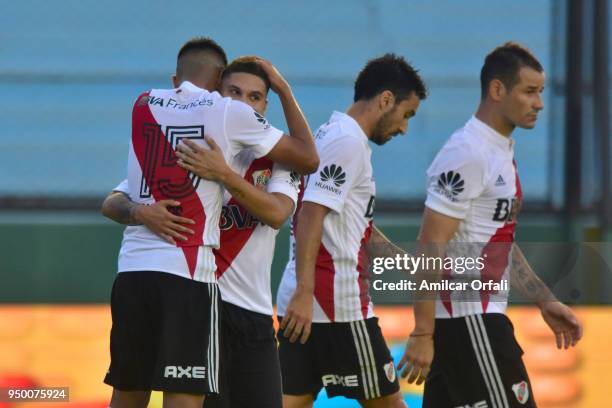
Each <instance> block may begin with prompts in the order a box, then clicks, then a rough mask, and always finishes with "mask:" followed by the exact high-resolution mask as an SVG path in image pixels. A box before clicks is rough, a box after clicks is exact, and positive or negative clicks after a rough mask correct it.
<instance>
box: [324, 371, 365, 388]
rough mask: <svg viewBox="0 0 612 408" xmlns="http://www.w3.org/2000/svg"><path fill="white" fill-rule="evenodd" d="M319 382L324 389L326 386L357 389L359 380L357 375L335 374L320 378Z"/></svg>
mask: <svg viewBox="0 0 612 408" xmlns="http://www.w3.org/2000/svg"><path fill="white" fill-rule="evenodd" d="M321 382H322V383H323V386H324V387H327V386H328V385H339V386H340V387H358V386H359V379H358V378H357V375H344V376H343V375H337V374H326V375H324V376H323V377H321Z"/></svg>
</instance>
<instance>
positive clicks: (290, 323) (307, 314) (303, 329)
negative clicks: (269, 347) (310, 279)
mask: <svg viewBox="0 0 612 408" xmlns="http://www.w3.org/2000/svg"><path fill="white" fill-rule="evenodd" d="M312 296H313V295H312V291H306V290H300V289H296V291H295V293H294V294H293V297H292V298H291V301H290V302H289V307H287V312H286V313H285V316H283V321H282V322H281V325H280V328H281V329H283V330H284V336H285V337H289V341H290V342H291V343H295V341H296V340H297V339H298V338H299V339H300V343H302V344H304V343H306V341H307V340H308V337H310V329H311V326H312Z"/></svg>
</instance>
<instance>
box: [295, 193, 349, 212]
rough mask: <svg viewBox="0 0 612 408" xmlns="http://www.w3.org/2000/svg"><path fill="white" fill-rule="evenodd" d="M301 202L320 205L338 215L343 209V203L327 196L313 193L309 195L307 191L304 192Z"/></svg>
mask: <svg viewBox="0 0 612 408" xmlns="http://www.w3.org/2000/svg"><path fill="white" fill-rule="evenodd" d="M302 201H310V202H311V203H316V204H320V205H322V206H324V207H327V208H329V209H330V210H332V211H335V212H337V213H340V212H341V211H342V208H343V207H344V202H342V201H341V200H337V199H333V198H330V197H329V196H327V195H323V194H317V193H314V192H310V193H309V192H308V190H306V193H304V197H303V198H302Z"/></svg>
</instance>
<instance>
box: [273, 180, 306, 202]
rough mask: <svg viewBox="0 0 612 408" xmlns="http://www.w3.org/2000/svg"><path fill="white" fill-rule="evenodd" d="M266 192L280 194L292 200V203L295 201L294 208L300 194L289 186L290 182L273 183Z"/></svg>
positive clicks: (279, 181)
mask: <svg viewBox="0 0 612 408" xmlns="http://www.w3.org/2000/svg"><path fill="white" fill-rule="evenodd" d="M266 190H267V192H268V193H280V194H284V195H286V196H287V197H289V198H290V199H291V201H293V205H294V207H295V205H296V204H297V198H298V193H297V191H296V190H295V188H294V187H292V186H291V184H289V181H288V180H278V181H271V182H270V183H269V184H268V187H267V189H266Z"/></svg>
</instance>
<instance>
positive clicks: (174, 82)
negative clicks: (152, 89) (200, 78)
mask: <svg viewBox="0 0 612 408" xmlns="http://www.w3.org/2000/svg"><path fill="white" fill-rule="evenodd" d="M171 79H172V86H174V87H175V88H178V87H179V86H180V85H181V84H179V83H178V79H177V78H176V74H172V78H171Z"/></svg>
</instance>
